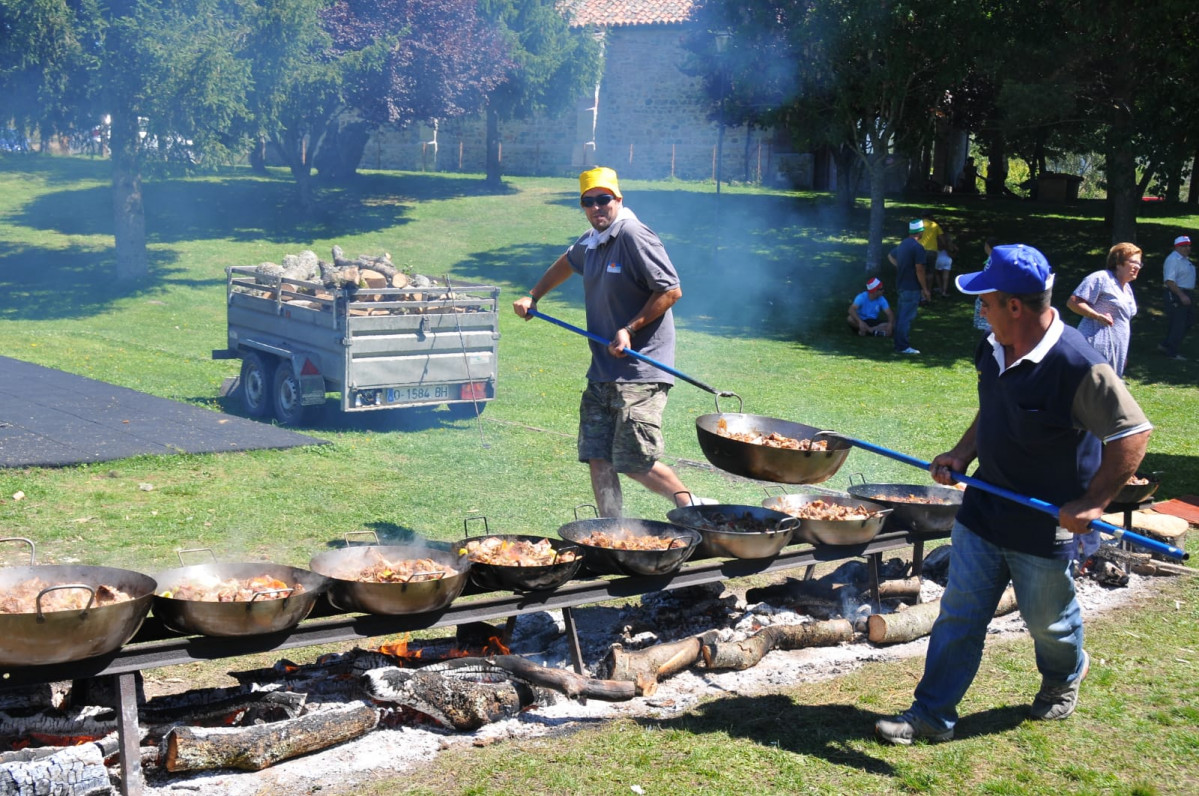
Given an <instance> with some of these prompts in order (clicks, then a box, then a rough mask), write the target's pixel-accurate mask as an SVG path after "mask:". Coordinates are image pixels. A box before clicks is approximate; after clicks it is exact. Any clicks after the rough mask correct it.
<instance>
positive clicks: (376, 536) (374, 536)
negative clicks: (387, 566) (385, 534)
mask: <svg viewBox="0 0 1199 796" xmlns="http://www.w3.org/2000/svg"><path fill="white" fill-rule="evenodd" d="M351 536H369V537H371V538H372V539H374V541H375V544H376V545H377V544H379V534H377V533H375V532H374V531H346V547H349V546H350V545H352V544H353V542H351V541H350V537H351Z"/></svg>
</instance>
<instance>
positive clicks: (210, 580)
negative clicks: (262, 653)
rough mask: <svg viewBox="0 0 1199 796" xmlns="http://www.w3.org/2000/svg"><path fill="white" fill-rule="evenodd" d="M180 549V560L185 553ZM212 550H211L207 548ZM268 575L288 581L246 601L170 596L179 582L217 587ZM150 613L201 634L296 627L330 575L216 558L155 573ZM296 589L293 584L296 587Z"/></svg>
mask: <svg viewBox="0 0 1199 796" xmlns="http://www.w3.org/2000/svg"><path fill="white" fill-rule="evenodd" d="M186 552H192V551H186V550H180V551H179V556H180V563H183V555H182V554H183V553H186ZM209 552H210V554H211V551H209ZM260 577H267V578H272V579H274V580H278V581H281V582H283V583H285V584H287V585H288V588H285V589H263V590H261V591H258V592H255V594H254V596H253V597H252V598H251V599H250V600H248V601H247V600H242V601H232V602H215V601H203V600H191V599H181V598H178V597H175V596H173V595H174V593H175V592H176V591H178V589H179V587H180V586H184V585H194V586H201V587H205V586H215V585H216V584H218V583H220V582H222V581H228V580H239V581H244V580H248V579H250V578H260ZM154 579H155V580H156V581H157V582H158V588H157V589H156V590H155V594H154V615H155V616H156V617H158V618H159V619H161V620H162V622H163V624H165V625H166V626H167V627H168V628H170V629H171V630H173V631H175V632H176V633H194V634H198V635H203V636H256V635H261V634H265V633H277V632H279V631H282V630H287V629H289V628H292V627H295V626H296V625H298V624H299V623H300V621H301V620H303V619H304V618H305V617H307V616H308V614H309V613H310V612H311V611H312V607H313V605H315V604H316V601H317V599H319V598H320V596H321V595H322V594H324V593H325V590H326V589H328V588H329V579H328V578H326V577H324V576H322V575H318V574H316V573H315V572H309V571H308V570H306V569H297V568H295V567H288V566H283V565H282V564H271V563H267V562H246V563H224V564H220V563H217V562H216V561H215V559H214V560H213V561H212V562H211V563H208V564H195V565H192V566H184V567H179V568H176V569H169V570H167V571H165V572H160V573H158V574H157V575H155V576H154ZM297 586H298V587H299V588H296V587H297Z"/></svg>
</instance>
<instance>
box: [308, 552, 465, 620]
mask: <svg viewBox="0 0 1199 796" xmlns="http://www.w3.org/2000/svg"><path fill="white" fill-rule="evenodd" d="M347 536H348V535H347ZM376 538H377V537H376ZM452 547H453V546H452V545H448V544H439V543H436V542H425V543H421V544H405V545H351V544H350V543H349V540H348V538H347V546H346V547H343V548H341V549H340V550H330V551H328V552H325V553H320V554H319V555H316V556H313V558H312V560H311V561H310V562H309V564H308V566H309V568H310V569H311V570H312V571H313V572H315V573H317V574H318V575H324V576H325V577H326V578H329V579H330V584H329V591H328V592H327V595H328V598H329V602H330V603H331V604H332V605H333V607H334V608H336V609H338V610H340V611H359V612H362V613H368V614H384V615H393V614H422V613H429V612H432V611H440V610H442V609H443V608H445V607H447V606H448V605H449V604H450V603H452V602H453V601H454V600H455V599H456V598H457V597H458V595H460V594H462V590H463V589H464V588H466V584H467V583H468V582H469V581H470V560H469V559H468V558H467V557H466V556H465V555H463V554H461V553H459V552H458V550H457V549H451V548H452ZM380 558H382V559H384V560H387V561H392V562H399V561H408V560H414V559H420V558H429V559H432V560H433V561H435V562H437V563H438V564H440V565H442V569H440V570H438V572H437V576H436V577H433V576H420V575H418V576H415V577H413V578H412V579H411V580H409V581H408V582H407V583H380V582H373V583H371V582H364V581H361V580H358V579H357V578H358V577H359V575H360V573H361V572H362V571H363V570H365V569H367V568H368V567H371V566H373V565H375V564H376V563H378V561H379V559H380Z"/></svg>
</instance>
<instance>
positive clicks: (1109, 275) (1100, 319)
mask: <svg viewBox="0 0 1199 796" xmlns="http://www.w3.org/2000/svg"><path fill="white" fill-rule="evenodd" d="M1140 271H1141V250H1140V249H1139V248H1137V247H1136V246H1134V245H1133V244H1131V243H1117V244H1116V245H1115V246H1113V247H1112V248H1111V250H1110V251H1108V253H1107V268H1105V269H1104V270H1102V271H1096V272H1094V273H1093V274H1088V275H1087V277H1086V278H1085V279H1083V280H1082V283H1081V284H1079V286H1078V287H1077V288H1075V290H1074V294H1073V295H1072V296H1070V298H1069V300H1067V302H1066V306H1067V307H1069V308H1070V309H1071V310H1073V311H1074V312H1076V313H1078V314H1079V315H1081V316H1082V321H1080V322H1079V324H1078V331H1080V332H1081V333H1082V335H1083V337H1085V338H1087V340H1088V341H1089V342H1090V343H1091V345H1093V346H1094V347H1095V350H1096V351H1098V352H1099V353H1100V354H1101V355H1103V358H1104V359H1106V360H1107V361H1108V362H1109V363H1110V364H1111V366H1112V368H1114V369H1115V371H1116V373H1117V375H1119V376H1120V378H1124V364H1125V362H1127V361H1128V344H1129V341H1130V340H1131V339H1132V316H1134V315H1136V314H1137V300H1136V297H1135V296H1134V295H1133V292H1132V281H1133V280H1134V279H1136V278H1137V274H1138V273H1140Z"/></svg>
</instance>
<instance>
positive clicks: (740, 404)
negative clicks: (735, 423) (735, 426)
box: [715, 392, 745, 415]
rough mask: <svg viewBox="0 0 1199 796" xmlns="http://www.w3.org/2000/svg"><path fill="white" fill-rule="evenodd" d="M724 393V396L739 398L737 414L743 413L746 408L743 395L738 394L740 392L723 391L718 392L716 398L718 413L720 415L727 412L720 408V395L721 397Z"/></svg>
mask: <svg viewBox="0 0 1199 796" xmlns="http://www.w3.org/2000/svg"><path fill="white" fill-rule="evenodd" d="M722 395H723V396H727V397H730V398H736V399H737V414H741V413H742V412H743V411H744V410H745V401H743V400H741V396H740V395H738V394H737V393H735V392H722V393H717V394H716V398H715V401H716V414H718V415H723V414H725V412H722V411H721V410H720V397H721V396H722Z"/></svg>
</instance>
